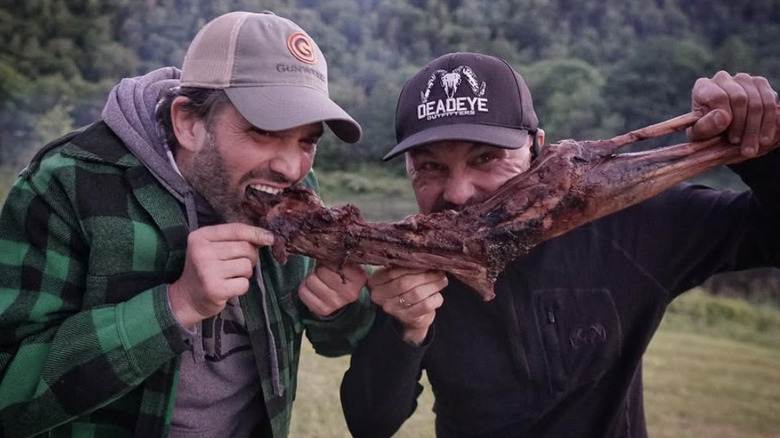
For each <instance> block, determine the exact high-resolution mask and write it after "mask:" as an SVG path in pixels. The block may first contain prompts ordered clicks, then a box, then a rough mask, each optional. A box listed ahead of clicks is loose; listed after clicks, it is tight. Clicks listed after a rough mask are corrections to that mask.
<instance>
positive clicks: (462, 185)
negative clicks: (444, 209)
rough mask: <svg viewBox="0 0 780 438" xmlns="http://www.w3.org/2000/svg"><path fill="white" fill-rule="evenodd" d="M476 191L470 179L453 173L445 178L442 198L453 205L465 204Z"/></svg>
mask: <svg viewBox="0 0 780 438" xmlns="http://www.w3.org/2000/svg"><path fill="white" fill-rule="evenodd" d="M476 193H477V190H476V187H474V184H473V183H472V182H471V180H470V179H469V178H467V177H464V176H462V175H453V176H451V177H450V178H449V179H448V180H447V186H446V187H445V189H444V195H443V197H444V200H445V201H447V202H449V203H451V204H455V205H459V206H462V205H467V204H468V202H469V200H471V198H473V197H474V195H475V194H476Z"/></svg>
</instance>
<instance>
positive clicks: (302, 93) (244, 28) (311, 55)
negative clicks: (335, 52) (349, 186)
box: [181, 12, 362, 143]
mask: <svg viewBox="0 0 780 438" xmlns="http://www.w3.org/2000/svg"><path fill="white" fill-rule="evenodd" d="M181 86H183V87H198V88H212V89H223V90H225V93H226V94H227V96H228V98H229V99H230V101H231V102H232V103H233V105H235V107H236V109H238V111H239V112H240V113H241V115H242V116H244V118H245V119H247V120H248V121H249V122H250V123H252V124H253V125H255V126H257V127H258V128H261V129H264V130H268V131H280V130H284V129H290V128H294V127H297V126H301V125H305V124H309V123H315V122H325V123H326V124H327V125H328V127H330V129H331V130H332V131H333V132H334V133H335V134H336V135H337V136H338V137H339V138H340V139H342V140H344V141H345V142H347V143H355V142H357V141H358V140H360V136H361V133H362V131H361V128H360V125H359V124H358V123H357V122H356V121H355V120H354V119H353V118H352V117H350V115H349V114H347V112H346V111H344V110H343V109H342V108H341V107H339V106H338V105H337V104H336V103H335V102H333V101H332V100H331V99H330V96H329V93H328V65H327V63H326V61H325V56H323V55H322V52H321V51H320V48H319V47H318V46H317V43H315V42H314V40H313V39H312V38H311V37H310V36H309V35H308V34H307V33H306V32H305V31H304V30H303V29H301V28H300V27H299V26H298V25H297V24H295V23H293V22H292V21H290V20H288V19H286V18H282V17H279V16H277V15H275V14H273V13H271V12H264V13H252V12H230V13H227V14H224V15H221V16H219V17H217V18H215V19H214V20H212V21H210V22H209V23H207V24H206V25H205V26H203V28H202V29H201V30H200V31H199V32H198V34H197V35H195V38H194V39H193V40H192V43H191V44H190V47H189V49H188V50H187V54H186V55H185V57H184V63H183V64H182V68H181Z"/></svg>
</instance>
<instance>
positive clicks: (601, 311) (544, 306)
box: [534, 289, 622, 396]
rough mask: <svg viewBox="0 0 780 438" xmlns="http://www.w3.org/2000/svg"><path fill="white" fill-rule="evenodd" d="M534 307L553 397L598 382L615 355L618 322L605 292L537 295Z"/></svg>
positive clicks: (563, 291)
mask: <svg viewBox="0 0 780 438" xmlns="http://www.w3.org/2000/svg"><path fill="white" fill-rule="evenodd" d="M534 307H535V313H536V323H537V327H538V328H539V333H540V335H541V341H542V344H543V348H544V352H545V360H546V362H547V370H548V373H549V377H550V385H551V390H552V393H553V395H554V396H557V395H560V394H561V393H564V392H569V391H571V390H573V389H575V388H577V387H579V386H581V385H583V384H586V383H588V382H592V381H593V380H595V379H597V378H598V377H599V376H601V375H602V374H603V373H604V372H605V371H606V370H607V368H608V367H609V366H610V365H612V363H613V362H614V361H615V359H616V358H617V357H618V356H619V355H620V345H621V337H622V334H621V330H620V320H619V319H618V315H617V310H616V308H615V304H614V302H613V301H612V296H611V295H610V293H609V291H608V290H606V289H552V290H541V291H537V292H536V293H535V295H534Z"/></svg>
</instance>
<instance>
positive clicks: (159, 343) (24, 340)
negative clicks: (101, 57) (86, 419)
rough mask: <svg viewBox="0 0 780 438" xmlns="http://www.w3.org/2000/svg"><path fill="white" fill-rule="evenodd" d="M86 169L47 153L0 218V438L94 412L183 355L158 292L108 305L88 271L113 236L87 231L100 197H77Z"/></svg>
mask: <svg viewBox="0 0 780 438" xmlns="http://www.w3.org/2000/svg"><path fill="white" fill-rule="evenodd" d="M86 169H87V167H85V165H84V164H83V163H80V162H79V161H78V160H74V159H73V158H69V157H65V156H63V155H61V154H55V155H53V156H50V157H49V158H47V159H46V160H44V161H43V162H41V166H40V167H39V168H37V169H36V170H35V171H34V172H32V171H29V172H27V173H24V174H23V175H22V177H20V178H19V179H18V180H17V182H16V183H15V185H14V186H13V188H12V189H11V192H10V193H9V196H8V198H7V200H6V203H5V206H4V208H3V211H2V214H0V377H1V378H2V380H0V437H3V436H8V437H11V436H21V435H25V436H27V435H31V434H35V433H38V432H42V431H45V430H48V429H50V428H52V427H54V426H56V425H58V424H61V423H63V422H65V421H68V420H69V419H72V418H74V417H77V416H79V415H82V414H84V413H86V412H90V411H92V410H94V409H96V408H99V407H101V406H103V405H105V404H107V403H108V402H110V401H112V400H115V399H117V398H118V397H120V396H122V395H123V394H125V393H126V392H128V391H129V390H131V389H133V388H134V387H135V386H137V385H139V384H140V383H141V382H142V381H143V380H144V379H145V378H146V377H148V376H149V375H150V374H151V373H152V372H153V371H154V370H155V369H157V368H159V367H160V366H161V365H162V364H163V363H165V362H167V361H170V360H171V358H173V357H174V356H175V354H176V353H177V352H179V351H181V350H183V348H184V346H183V344H182V345H179V344H177V343H176V340H177V339H178V340H179V341H181V340H180V338H179V337H178V336H177V335H176V334H175V333H176V332H175V321H174V320H173V317H172V315H171V314H170V312H169V310H168V306H167V304H166V303H167V301H166V300H167V298H166V297H167V291H166V287H165V286H164V285H160V284H157V285H150V287H148V288H147V289H145V290H143V291H141V292H140V293H136V294H134V295H132V296H128V297H127V298H126V299H121V300H112V299H111V297H110V294H112V293H115V288H114V287H112V286H111V284H112V283H111V282H108V281H106V280H105V277H101V276H100V275H95V272H92V271H93V269H94V267H95V266H97V265H98V264H97V263H96V262H95V261H94V260H95V258H94V255H95V252H96V251H98V249H96V247H100V246H101V245H103V246H106V245H108V246H110V243H109V242H110V241H111V240H112V239H106V238H105V236H102V237H100V238H98V236H95V235H94V234H91V231H90V230H92V229H93V228H92V226H93V223H92V222H90V221H101V219H100V218H99V217H98V215H95V216H94V217H89V218H86V219H85V217H84V214H83V212H84V207H83V205H86V204H85V203H90V202H91V203H93V204H90V205H100V203H101V200H100V199H95V198H94V197H93V196H91V194H90V193H78V194H76V193H75V191H76V190H77V186H78V184H77V182H76V181H77V180H80V179H81V180H83V179H84V178H83V177H85V176H86V175H83V173H84V172H87V170H86ZM90 176H94V177H95V179H94V181H93V182H92V183H91V184H92V185H93V186H94V187H95V188H98V187H100V186H101V177H100V176H99V175H90ZM120 196H121V194H120ZM78 203H81V204H82V205H81V206H79V205H77V204H78ZM103 222H106V221H103ZM106 223H110V222H106ZM136 228H142V227H136ZM115 231H116V239H117V240H118V241H121V239H122V236H121V235H120V233H119V232H118V230H115ZM143 231H144V230H140V231H138V230H137V232H143ZM96 239H98V240H99V241H96ZM106 240H108V241H109V242H107V241H106ZM107 263H108V262H107ZM103 268H106V266H103ZM115 285H116V283H113V286H115Z"/></svg>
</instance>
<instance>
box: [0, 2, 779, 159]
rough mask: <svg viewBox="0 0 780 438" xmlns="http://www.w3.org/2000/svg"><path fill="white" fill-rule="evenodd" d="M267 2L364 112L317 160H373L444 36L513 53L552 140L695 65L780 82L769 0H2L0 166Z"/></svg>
mask: <svg viewBox="0 0 780 438" xmlns="http://www.w3.org/2000/svg"><path fill="white" fill-rule="evenodd" d="M266 9H268V10H273V11H274V12H276V13H277V14H279V15H282V16H286V17H288V18H291V19H292V20H293V21H295V22H297V23H298V24H299V25H301V26H302V27H303V28H304V29H306V30H307V31H308V32H309V33H310V34H311V35H312V36H313V37H314V38H315V39H316V40H317V41H318V43H319V44H320V46H321V48H322V49H323V51H324V52H325V54H326V56H327V58H328V63H329V67H330V80H331V94H332V95H333V96H334V98H335V99H336V100H337V101H338V102H340V103H341V104H342V105H343V106H344V107H345V109H347V111H349V112H350V113H351V114H353V115H354V116H355V117H356V118H357V119H358V120H359V121H360V122H361V124H362V125H363V127H364V131H365V135H364V138H363V140H362V141H361V143H360V144H359V145H358V146H357V147H355V146H347V145H344V144H340V143H338V142H337V141H336V140H335V137H332V136H330V137H327V138H326V139H325V140H324V141H325V144H323V145H322V146H321V147H320V149H319V152H318V158H317V163H316V166H318V167H321V168H325V169H334V168H342V169H343V168H345V167H346V168H356V167H359V166H360V165H361V164H364V163H372V162H378V161H379V159H380V157H381V156H382V155H383V153H384V152H385V151H386V150H388V148H389V147H391V146H392V145H393V143H394V130H393V115H394V109H395V104H396V99H397V96H398V92H399V90H400V88H401V86H402V85H403V82H404V81H405V80H406V78H407V77H408V76H409V75H411V74H412V73H413V72H414V71H415V70H416V69H417V68H418V67H420V66H422V65H423V64H425V63H426V62H427V61H429V60H430V59H432V58H433V57H435V56H438V55H440V54H442V53H445V52H448V51H456V50H461V51H481V52H486V53H490V54H494V55H498V56H500V57H503V58H504V59H506V60H508V61H509V62H510V63H512V64H513V65H514V66H515V67H516V68H517V69H518V70H519V71H520V72H521V73H522V74H523V75H524V76H525V77H526V79H527V82H528V83H529V86H530V88H531V90H532V92H533V94H534V100H535V103H536V107H537V112H538V114H539V118H540V120H541V125H542V127H543V128H544V129H545V131H546V132H547V134H548V139H549V140H551V141H556V140H560V139H562V138H577V139H596V138H607V137H611V136H613V135H615V134H619V133H623V132H625V131H627V130H629V129H633V128H637V127H640V126H643V125H646V124H649V123H653V122H657V121H661V120H664V119H666V118H669V117H672V116H674V115H677V114H680V113H682V112H685V111H687V110H688V109H689V99H690V89H691V86H692V85H693V82H694V80H695V78H697V77H700V76H711V75H712V74H714V73H715V72H716V71H717V70H719V69H725V70H727V71H730V72H732V73H733V72H738V71H747V72H750V73H752V74H759V75H763V76H766V77H767V78H768V79H769V80H770V82H771V83H773V84H774V85H775V87H778V88H780V51H778V50H776V49H775V48H776V44H777V43H776V41H780V1H778V0H750V1H747V2H738V1H734V0H601V1H597V2H596V1H592V2H577V1H573V0H327V1H320V0H256V1H250V0H193V1H185V0H25V1H23V2H19V1H14V0H0V166H2V165H6V166H20V165H21V164H22V163H24V162H26V160H27V159H28V158H29V157H30V156H31V155H32V153H34V151H35V150H37V149H38V148H39V147H40V146H42V145H43V144H44V143H45V142H47V141H49V140H52V139H53V138H55V137H56V136H58V135H59V134H62V133H64V132H66V131H68V130H70V129H72V128H75V127H79V126H82V125H85V124H88V123H90V122H92V121H94V120H95V119H97V118H98V117H99V115H100V110H101V108H102V106H103V103H104V99H105V96H106V93H107V92H108V90H109V89H110V87H111V86H113V84H114V83H116V82H117V81H118V80H119V79H121V78H122V77H125V76H135V75H139V74H143V73H145V72H147V71H149V70H151V69H154V68H157V67H161V66H166V65H174V66H180V65H181V61H182V59H183V56H184V53H185V51H186V48H187V45H188V43H189V41H190V39H191V38H192V37H193V35H194V34H195V33H196V31H197V30H198V28H199V27H200V26H202V25H203V24H204V23H205V22H207V21H208V20H210V19H211V18H214V17H215V16H217V15H219V14H221V13H224V12H228V11H231V10H251V11H262V10H266Z"/></svg>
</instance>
